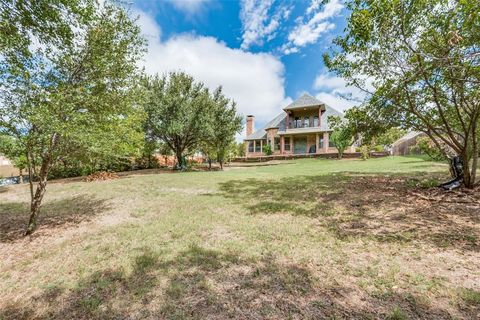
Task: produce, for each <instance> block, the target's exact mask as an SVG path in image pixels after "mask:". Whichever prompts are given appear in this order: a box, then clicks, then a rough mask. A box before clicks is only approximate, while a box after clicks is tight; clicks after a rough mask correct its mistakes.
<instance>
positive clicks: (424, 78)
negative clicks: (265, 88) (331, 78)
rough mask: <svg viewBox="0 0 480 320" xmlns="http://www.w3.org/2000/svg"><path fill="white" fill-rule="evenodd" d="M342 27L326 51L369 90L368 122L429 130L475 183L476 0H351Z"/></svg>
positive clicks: (329, 61)
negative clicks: (347, 17) (369, 120)
mask: <svg viewBox="0 0 480 320" xmlns="http://www.w3.org/2000/svg"><path fill="white" fill-rule="evenodd" d="M346 5H347V7H348V9H349V10H350V11H351V15H350V17H349V19H348V24H347V27H346V30H345V33H344V34H343V35H342V36H340V37H338V38H337V39H336V40H335V42H334V43H335V45H336V46H335V48H333V49H334V50H333V53H330V54H327V55H325V56H324V60H325V62H326V65H327V66H328V67H329V68H330V70H332V71H334V72H335V73H337V74H338V75H340V76H342V77H344V78H345V79H346V80H347V82H348V83H349V84H351V85H356V86H357V87H359V88H362V89H364V90H365V91H367V92H368V103H367V105H366V108H367V109H368V111H369V115H371V116H373V118H372V123H375V122H376V121H378V122H380V123H389V125H390V126H398V125H400V126H402V127H404V128H407V129H414V130H417V131H422V132H424V133H426V134H427V135H428V136H429V137H430V138H431V139H432V141H434V143H436V144H437V146H439V147H442V146H447V148H445V149H444V151H445V153H450V155H458V156H460V157H461V158H462V159H463V163H464V171H465V179H464V183H465V186H466V187H469V188H471V187H473V186H474V184H475V179H476V169H477V162H478V154H479V148H478V146H479V136H480V135H479V134H480V132H479V131H480V125H479V119H480V86H479V83H480V47H479V43H480V11H479V10H478V8H479V2H478V1H477V0H474V1H471V0H424V1H417V0H395V1H391V0H350V1H347V2H346Z"/></svg>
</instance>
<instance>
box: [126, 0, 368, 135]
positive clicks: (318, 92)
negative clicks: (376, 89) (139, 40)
mask: <svg viewBox="0 0 480 320" xmlns="http://www.w3.org/2000/svg"><path fill="white" fill-rule="evenodd" d="M133 10H134V13H135V14H137V15H139V17H140V18H139V24H140V26H141V27H142V31H143V34H144V35H145V36H146V37H147V39H148V41H149V52H148V54H147V56H146V57H145V60H144V61H143V65H144V66H145V69H146V71H147V72H149V73H152V74H153V73H164V72H168V71H175V70H183V71H186V72H187V73H189V74H191V75H193V76H194V77H195V78H196V79H198V80H200V81H203V82H204V83H205V84H206V85H207V86H208V87H211V88H214V87H216V86H218V85H222V86H223V88H224V92H225V94H226V95H227V96H229V97H231V98H233V99H234V100H235V101H236V102H237V105H238V110H239V112H240V113H242V114H243V115H246V114H254V115H255V116H256V119H257V126H260V125H261V124H263V123H265V122H266V121H268V120H269V119H270V118H272V117H274V116H275V115H277V114H278V113H279V112H281V108H283V107H284V106H286V105H287V104H288V103H289V102H291V101H292V100H294V99H296V98H298V97H299V96H300V95H301V94H302V93H304V92H307V93H310V94H312V95H314V96H316V97H317V98H319V99H320V100H322V101H324V102H325V103H327V104H329V105H331V106H332V107H334V108H337V109H339V110H345V109H346V108H348V107H351V106H352V105H355V104H357V102H355V101H352V100H346V99H344V98H343V97H344V96H345V95H348V94H351V95H353V96H356V95H358V94H359V93H358V91H357V90H355V89H354V88H349V87H347V86H346V85H345V82H344V81H343V80H342V79H340V78H338V77H335V76H334V75H333V74H330V73H328V70H326V68H325V66H324V65H323V59H322V54H323V53H325V52H328V50H329V48H331V41H332V39H334V38H335V37H336V36H337V35H339V34H341V33H342V32H343V29H344V28H345V23H346V18H347V16H348V12H347V10H346V9H345V7H344V5H343V3H342V2H341V0H330V1H329V2H328V3H327V4H322V1H321V0H320V1H318V0H304V1H290V0H287V1H285V0H284V1H275V0H263V1H260V0H243V1H233V0H232V1H221V0H163V1H140V0H137V1H134V3H133Z"/></svg>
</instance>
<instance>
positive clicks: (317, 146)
mask: <svg viewBox="0 0 480 320" xmlns="http://www.w3.org/2000/svg"><path fill="white" fill-rule="evenodd" d="M315 153H320V138H319V136H318V133H317V134H315Z"/></svg>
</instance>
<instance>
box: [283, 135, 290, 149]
mask: <svg viewBox="0 0 480 320" xmlns="http://www.w3.org/2000/svg"><path fill="white" fill-rule="evenodd" d="M283 147H284V148H285V151H290V137H286V138H285V142H284V145H283Z"/></svg>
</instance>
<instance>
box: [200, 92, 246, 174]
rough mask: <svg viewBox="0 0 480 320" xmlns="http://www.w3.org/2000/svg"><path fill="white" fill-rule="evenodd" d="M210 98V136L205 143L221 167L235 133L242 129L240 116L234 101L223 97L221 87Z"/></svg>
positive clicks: (233, 140)
mask: <svg viewBox="0 0 480 320" xmlns="http://www.w3.org/2000/svg"><path fill="white" fill-rule="evenodd" d="M212 100H213V107H212V108H211V110H210V112H211V116H210V125H211V129H210V130H209V131H208V132H210V137H208V138H207V139H206V141H205V144H207V146H208V147H207V149H208V150H212V151H213V153H214V154H215V156H216V159H217V161H218V163H219V164H220V168H221V169H223V164H224V162H225V159H226V158H227V156H228V152H229V151H230V149H231V146H232V144H234V143H235V135H236V134H237V133H239V132H240V131H241V130H242V117H241V116H240V115H238V114H237V108H236V104H235V102H234V101H232V100H230V99H228V98H227V97H225V95H224V94H223V92H222V88H221V87H219V88H217V89H216V90H215V91H214V92H213V96H212Z"/></svg>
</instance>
